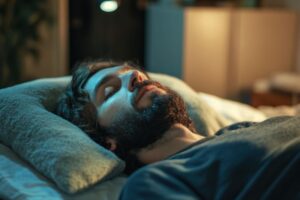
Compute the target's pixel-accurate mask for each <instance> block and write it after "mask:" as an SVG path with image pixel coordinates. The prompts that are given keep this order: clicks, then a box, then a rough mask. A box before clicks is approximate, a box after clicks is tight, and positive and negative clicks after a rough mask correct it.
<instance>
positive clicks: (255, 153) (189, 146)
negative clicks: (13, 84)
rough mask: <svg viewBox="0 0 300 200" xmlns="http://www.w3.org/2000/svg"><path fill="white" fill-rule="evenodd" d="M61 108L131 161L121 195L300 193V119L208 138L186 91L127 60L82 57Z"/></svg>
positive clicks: (182, 196) (240, 127) (235, 127)
mask: <svg viewBox="0 0 300 200" xmlns="http://www.w3.org/2000/svg"><path fill="white" fill-rule="evenodd" d="M58 113H59V114H60V115H61V116H63V117H65V118H66V119H68V120H70V121H71V122H73V123H74V124H76V125H78V126H79V127H80V128H82V129H83V130H84V131H85V132H86V133H87V134H88V135H89V136H90V137H91V138H92V139H94V140H95V141H96V142H98V143H99V144H101V145H103V146H105V147H106V148H108V149H110V150H111V151H113V152H115V153H116V154H117V155H118V156H120V157H121V158H122V159H124V160H125V161H126V165H127V166H126V172H128V173H131V172H133V171H135V170H136V169H137V168H139V167H141V166H143V165H147V164H149V165H147V166H145V167H143V168H142V169H140V170H138V171H137V172H136V173H134V174H133V175H132V176H131V178H130V179H129V181H128V183H127V184H126V186H125V187H124V189H123V192H122V194H121V197H120V198H121V199H276V198H278V197H282V199H299V198H300V193H299V191H300V181H299V177H300V170H299V167H300V151H299V150H300V143H299V140H300V131H299V130H300V123H299V122H300V119H299V118H296V117H295V118H290V117H280V118H273V119H270V120H267V121H265V122H262V123H259V124H254V123H240V124H235V125H232V126H230V127H228V128H226V129H223V130H220V131H219V132H218V133H216V136H215V137H210V138H204V137H203V136H201V135H199V134H198V133H196V132H195V129H194V127H193V124H192V121H191V119H190V118H189V116H188V114H187V112H186V109H185V105H184V102H183V100H182V98H181V97H180V96H179V95H177V94H176V93H175V92H174V91H172V90H170V89H168V88H166V87H164V86H162V85H161V84H159V83H158V82H155V81H152V80H150V78H149V76H148V75H147V74H146V73H145V72H143V71H142V70H140V69H139V68H137V67H136V66H134V65H132V64H128V63H122V64H119V63H109V62H95V63H84V64H82V65H81V66H80V67H79V68H78V69H77V70H76V71H75V73H74V75H73V79H72V82H71V84H70V86H69V87H68V89H67V91H66V94H65V96H64V97H63V98H62V99H61V101H60V103H59V106H58Z"/></svg>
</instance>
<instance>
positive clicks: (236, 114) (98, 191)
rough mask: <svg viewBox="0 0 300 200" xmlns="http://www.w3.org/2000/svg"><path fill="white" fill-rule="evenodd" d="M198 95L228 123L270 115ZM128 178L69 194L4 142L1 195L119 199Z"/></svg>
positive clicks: (0, 155) (0, 147) (0, 163)
mask: <svg viewBox="0 0 300 200" xmlns="http://www.w3.org/2000/svg"><path fill="white" fill-rule="evenodd" d="M198 97H199V98H202V99H203V100H205V101H206V102H207V103H208V104H209V106H211V107H212V108H213V109H215V110H216V111H217V112H218V113H219V114H221V115H223V116H224V117H225V118H226V119H227V120H228V123H234V122H238V121H262V120H264V119H266V118H267V116H266V115H265V114H264V113H263V112H261V111H259V110H257V109H254V108H252V107H250V106H248V105H245V104H241V103H238V102H234V101H230V100H226V99H222V98H219V97H216V96H213V95H209V94H206V93H198ZM126 180H127V177H126V176H125V175H121V176H118V177H116V178H114V179H112V180H109V181H105V182H103V183H101V184H97V185H96V186H94V187H92V188H89V189H87V190H85V191H83V192H80V193H77V194H75V195H68V194H65V193H63V192H61V191H60V190H58V189H57V187H56V186H55V184H54V183H52V182H51V181H50V180H49V179H47V178H45V177H44V176H42V175H41V174H40V173H38V172H37V171H36V170H35V169H34V168H33V167H32V166H30V164H29V163H27V162H25V161H24V160H22V159H21V158H20V157H18V156H17V155H16V154H15V153H14V152H13V151H12V150H11V149H9V148H8V147H6V146H4V145H3V144H1V143H0V199H21V200H25V199H48V198H49V197H50V196H51V199H54V200H56V199H59V200H61V199H64V200H69V199H74V200H81V199H82V200H83V199H90V200H93V199H101V200H115V199H118V196H119V194H120V191H121V189H122V187H123V185H124V184H125V182H126ZM46 197H47V198H46Z"/></svg>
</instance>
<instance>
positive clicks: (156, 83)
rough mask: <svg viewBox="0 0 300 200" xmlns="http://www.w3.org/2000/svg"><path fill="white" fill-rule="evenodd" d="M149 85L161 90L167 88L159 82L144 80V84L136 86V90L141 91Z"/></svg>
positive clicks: (140, 83)
mask: <svg viewBox="0 0 300 200" xmlns="http://www.w3.org/2000/svg"><path fill="white" fill-rule="evenodd" d="M147 85H155V86H156V87H158V88H161V89H165V87H164V86H163V85H162V84H160V83H159V82H157V81H153V80H144V81H142V82H138V83H136V84H135V85H134V90H137V91H139V90H140V89H141V88H143V87H145V86H147Z"/></svg>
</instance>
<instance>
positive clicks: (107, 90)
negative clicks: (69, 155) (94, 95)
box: [104, 86, 117, 101]
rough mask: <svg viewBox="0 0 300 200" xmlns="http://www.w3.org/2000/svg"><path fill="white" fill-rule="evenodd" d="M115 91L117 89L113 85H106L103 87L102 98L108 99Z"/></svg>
mask: <svg viewBox="0 0 300 200" xmlns="http://www.w3.org/2000/svg"><path fill="white" fill-rule="evenodd" d="M116 91H117V89H116V88H115V87H113V86H108V87H106V88H105V89H104V100H105V101H106V100H107V99H109V98H110V97H111V96H112V95H113V94H114V93H115V92H116Z"/></svg>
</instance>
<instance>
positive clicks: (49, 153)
mask: <svg viewBox="0 0 300 200" xmlns="http://www.w3.org/2000/svg"><path fill="white" fill-rule="evenodd" d="M150 76H151V77H152V78H153V79H154V80H157V81H159V82H161V83H162V84H164V85H166V86H168V87H170V88H171V89H173V90H175V91H176V92H178V93H179V94H180V95H181V96H182V97H183V99H184V100H185V102H186V104H187V108H188V112H189V114H190V116H191V118H192V120H193V121H194V123H195V125H196V129H197V131H198V132H199V133H201V134H203V135H205V136H208V135H212V134H214V133H215V132H216V131H217V130H218V129H219V128H221V127H223V126H225V125H226V122H225V121H224V119H223V118H222V117H221V116H220V115H218V114H217V113H216V112H215V111H214V110H213V109H211V108H210V107H209V106H208V105H207V104H206V103H205V102H204V101H201V99H200V98H198V96H197V94H196V92H195V91H193V90H192V89H191V88H190V87H189V86H188V85H186V84H185V83H184V82H183V81H181V80H179V79H177V78H174V77H171V76H167V75H163V74H153V73H150ZM69 81H70V77H62V78H49V79H40V80H36V81H31V82H27V83H23V84H20V85H16V86H14V87H10V88H6V89H2V90H0V120H1V124H0V141H1V142H2V143H4V144H6V145H7V146H10V147H11V148H12V149H13V150H14V151H15V152H16V153H17V154H19V155H20V156H21V157H22V158H23V159H25V160H27V161H28V162H29V163H30V164H31V165H33V166H34V167H35V168H36V169H37V170H38V171H40V172H41V173H42V174H44V175H45V176H46V177H48V178H49V179H51V180H53V181H54V182H55V183H56V184H57V186H58V187H59V188H60V189H62V190H63V191H65V192H67V193H75V192H77V191H80V190H82V189H84V188H87V187H89V186H91V185H94V184H95V183H97V182H100V181H104V180H107V179H109V178H112V177H114V176H116V175H118V174H120V172H121V171H122V170H123V169H124V162H123V161H121V160H120V159H119V158H118V157H117V156H115V154H113V153H112V152H110V151H108V150H106V149H105V148H103V147H101V146H100V145H97V144H96V143H94V142H93V141H92V140H91V139H90V138H89V137H88V136H87V135H86V134H84V133H83V132H82V131H81V130H80V129H79V128H78V127H76V126H74V125H73V124H71V123H70V122H68V121H66V120H64V119H63V118H61V117H59V116H57V115H55V114H53V113H52V112H53V111H54V109H55V105H56V102H57V99H58V97H59V96H60V95H61V94H62V92H63V91H64V90H65V88H66V85H67V83H68V82H69Z"/></svg>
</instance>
